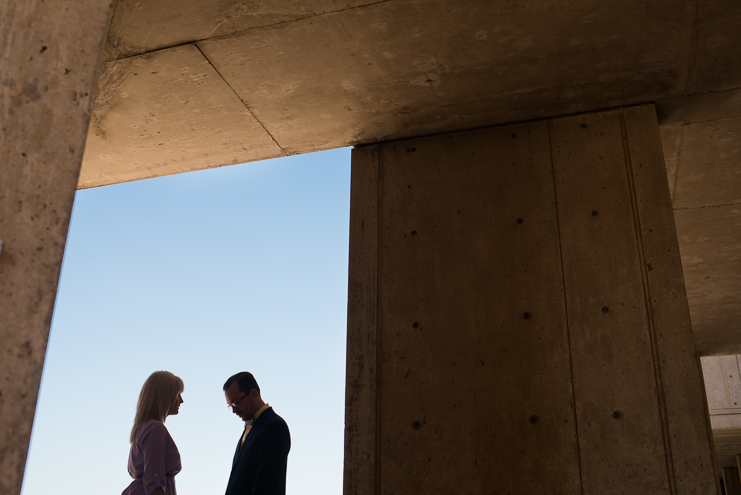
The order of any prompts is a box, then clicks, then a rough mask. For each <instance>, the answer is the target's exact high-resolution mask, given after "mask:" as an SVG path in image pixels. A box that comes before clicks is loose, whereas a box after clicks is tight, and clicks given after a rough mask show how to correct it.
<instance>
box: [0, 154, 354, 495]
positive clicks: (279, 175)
mask: <svg viewBox="0 0 741 495" xmlns="http://www.w3.org/2000/svg"><path fill="white" fill-rule="evenodd" d="M349 192H350V150H349V149H341V150H333V151H327V152H322V153H313V154H305V155H299V156H292V157H288V158H280V159H275V160H269V161H264V162H255V163H248V164H244V165H234V166H230V167H224V168H218V169H211V170H204V171H199V172H190V173H186V174H181V175H174V176H169V177H163V178H157V179H148V180H143V181H137V182H129V183H124V184H118V185H113V186H104V187H99V188H94V189H87V190H82V191H78V193H77V196H76V199H75V206H74V211H73V214H72V222H71V226H70V231H69V237H68V242H67V247H66V253H65V259H64V267H63V270H62V277H61V280H60V284H59V293H58V297H57V302H56V308H55V313H54V320H53V324H52V330H51V337H50V340H49V346H48V350H47V359H46V363H45V369H44V375H43V379H42V386H41V394H40V397H39V403H38V409H37V412H36V419H35V425H34V430H33V436H32V440H31V448H30V455H29V458H28V462H27V469H26V472H25V481H24V486H23V495H94V494H95V495H97V494H99V493H114V494H117V493H121V491H122V490H123V489H124V488H125V487H126V486H128V484H129V483H130V481H131V479H130V478H129V476H128V473H127V460H128V455H129V441H128V437H129V431H130V428H131V424H132V421H133V419H134V413H135V407H136V402H137V398H138V395H139V391H140V389H141V386H142V384H143V383H144V380H145V379H146V377H147V376H148V375H149V374H150V373H152V372H153V371H155V370H163V369H164V370H169V371H172V372H173V373H175V374H177V375H178V376H180V377H182V378H183V380H184V382H185V392H184V393H183V399H184V403H183V404H182V405H181V406H180V412H179V414H178V415H177V416H170V417H169V418H168V419H167V421H166V423H165V425H166V426H167V428H168V430H169V431H170V433H171V435H172V437H173V439H174V440H175V442H176V444H177V446H178V449H179V450H180V454H181V456H182V464H183V470H182V472H181V473H180V474H178V476H177V490H178V495H200V494H208V493H224V490H225V488H226V483H227V480H228V476H229V471H230V469H231V463H232V457H233V454H234V446H235V445H236V442H237V439H238V437H239V436H240V435H241V432H242V429H243V426H244V424H243V423H242V422H241V421H240V420H239V418H237V417H236V416H235V415H233V414H231V413H230V412H229V411H228V410H227V408H226V402H225V399H224V394H223V392H222V389H221V387H222V385H223V384H224V381H225V380H226V378H228V377H229V376H230V375H231V374H233V373H235V372H237V371H242V370H248V371H252V372H253V373H254V374H255V377H256V378H257V381H258V383H259V385H260V388H261V390H262V396H263V398H264V399H265V400H266V401H267V402H268V403H269V404H270V405H271V406H272V407H273V408H274V410H275V412H276V413H278V414H279V415H281V416H282V417H283V418H285V420H286V422H287V423H288V425H289V427H290V429H291V436H292V448H291V453H290V455H289V458H288V478H287V483H288V487H287V493H289V494H302V495H303V494H316V495H320V494H321V495H325V494H327V493H333V494H341V493H342V462H343V435H344V408H345V404H344V394H345V349H346V325H347V313H346V312H347V266H348V235H349V232H348V229H349V206H350V200H349ZM3 240H6V241H7V239H3ZM307 380H308V381H307ZM307 383H310V384H311V385H310V386H307ZM319 416H321V423H322V425H321V428H317V418H318V417H319ZM0 491H2V490H0Z"/></svg>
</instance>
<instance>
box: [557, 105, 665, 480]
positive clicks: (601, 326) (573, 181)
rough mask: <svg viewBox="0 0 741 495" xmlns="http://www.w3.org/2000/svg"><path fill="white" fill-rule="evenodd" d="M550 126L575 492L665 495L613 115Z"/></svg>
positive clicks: (648, 343)
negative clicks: (569, 364)
mask: <svg viewBox="0 0 741 495" xmlns="http://www.w3.org/2000/svg"><path fill="white" fill-rule="evenodd" d="M550 129H551V142H552V150H553V166H554V171H555V182H556V193H557V198H558V216H559V223H560V232H561V246H562V250H563V251H562V256H563V269H564V284H565V288H566V306H567V308H568V316H569V330H570V335H571V346H572V360H573V370H574V371H573V372H574V388H575V397H576V411H577V420H578V425H579V447H580V452H581V456H582V480H583V484H584V493H590V494H591V493H595V494H597V493H599V494H606V493H615V494H618V493H652V494H656V493H671V492H673V491H674V490H676V488H675V487H674V473H673V469H672V470H670V471H667V469H668V468H670V469H671V468H672V467H673V466H672V463H671V457H670V452H669V451H668V447H669V446H668V443H667V440H668V439H667V432H666V431H665V430H664V426H663V418H662V416H663V414H665V412H664V411H662V408H661V407H660V406H661V400H660V397H659V394H660V393H661V391H660V390H659V389H658V387H657V383H656V380H657V377H656V369H655V366H656V364H657V363H655V359H654V350H653V348H652V347H653V346H652V344H653V343H652V340H653V339H652V335H651V329H650V328H649V324H648V322H647V313H646V312H647V307H646V300H645V297H644V287H643V279H642V274H641V270H642V267H643V263H642V261H641V259H640V256H639V252H638V249H637V245H636V243H637V240H636V235H637V232H636V227H635V225H634V217H633V209H632V199H631V188H630V184H629V181H628V172H627V170H626V157H625V155H624V153H623V137H622V131H621V119H620V114H619V112H618V111H611V112H603V113H599V114H587V115H582V116H576V117H570V118H564V119H555V120H553V121H551V122H550ZM639 383H640V384H641V386H640V387H636V385H637V384H639ZM608 384H609V385H608ZM605 466H610V469H609V470H606V469H605ZM648 473H650V474H648Z"/></svg>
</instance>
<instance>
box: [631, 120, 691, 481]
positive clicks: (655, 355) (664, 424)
mask: <svg viewBox="0 0 741 495" xmlns="http://www.w3.org/2000/svg"><path fill="white" fill-rule="evenodd" d="M618 115H619V117H620V134H621V137H622V141H623V157H624V161H625V171H626V175H627V179H628V190H629V192H630V206H631V211H632V213H633V229H634V230H635V238H636V248H637V250H638V260H639V263H640V272H641V284H642V285H643V299H644V305H645V311H646V323H647V324H648V332H649V340H650V342H651V361H652V364H653V368H654V379H655V380H656V388H657V390H656V391H657V394H656V395H657V398H658V404H657V406H658V409H659V416H660V417H661V434H662V437H663V439H664V452H665V456H664V458H665V461H666V474H667V478H668V481H669V490H670V491H671V493H674V494H676V493H677V480H676V473H675V472H674V462H673V455H672V446H671V440H670V438H669V431H668V427H669V417H668V414H667V411H666V402H665V400H664V393H665V392H664V383H663V379H662V377H661V366H660V363H661V361H660V357H659V349H658V341H657V338H656V327H655V326H654V321H653V317H652V315H653V305H652V304H651V290H650V288H649V284H648V273H647V271H646V259H645V253H644V247H643V231H642V230H641V218H640V214H639V212H638V200H637V198H636V193H635V181H634V177H633V162H632V160H631V156H630V143H628V132H627V129H626V126H625V114H624V113H623V110H622V109H620V110H619V112H618Z"/></svg>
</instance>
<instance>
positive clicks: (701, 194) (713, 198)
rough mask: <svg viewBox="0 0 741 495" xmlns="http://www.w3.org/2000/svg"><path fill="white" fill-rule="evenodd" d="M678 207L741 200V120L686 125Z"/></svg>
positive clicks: (678, 185)
mask: <svg viewBox="0 0 741 495" xmlns="http://www.w3.org/2000/svg"><path fill="white" fill-rule="evenodd" d="M683 129H684V133H683V138H682V150H681V155H680V156H681V158H680V160H679V166H678V171H677V187H676V191H675V197H674V207H675V208H676V209H686V208H698V207H701V206H702V207H705V206H718V205H727V204H738V203H741V119H725V120H717V121H712V122H703V123H699V124H688V125H685V126H683Z"/></svg>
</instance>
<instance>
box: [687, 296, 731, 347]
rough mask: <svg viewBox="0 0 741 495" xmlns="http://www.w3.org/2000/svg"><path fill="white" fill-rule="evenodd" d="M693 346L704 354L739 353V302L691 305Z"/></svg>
mask: <svg viewBox="0 0 741 495" xmlns="http://www.w3.org/2000/svg"><path fill="white" fill-rule="evenodd" d="M690 315H691V316H692V330H693V332H694V334H695V348H696V349H697V352H699V353H700V354H702V355H704V356H712V355H722V354H741V304H724V305H722V306H715V305H713V306H692V305H690Z"/></svg>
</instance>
